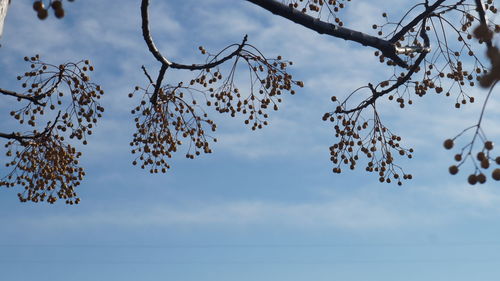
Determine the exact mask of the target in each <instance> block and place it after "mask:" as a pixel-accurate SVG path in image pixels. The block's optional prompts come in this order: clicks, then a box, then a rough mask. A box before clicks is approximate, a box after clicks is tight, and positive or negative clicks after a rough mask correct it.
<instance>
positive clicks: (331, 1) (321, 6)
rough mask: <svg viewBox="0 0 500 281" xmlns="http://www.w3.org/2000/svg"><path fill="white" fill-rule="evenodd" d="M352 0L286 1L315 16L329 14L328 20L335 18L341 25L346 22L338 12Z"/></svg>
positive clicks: (319, 16) (289, 4) (291, 6)
mask: <svg viewBox="0 0 500 281" xmlns="http://www.w3.org/2000/svg"><path fill="white" fill-rule="evenodd" d="M350 1H351V0H287V1H284V3H286V4H288V6H289V7H290V8H294V9H297V10H300V11H301V12H302V13H309V14H311V15H313V16H316V17H318V18H321V16H322V14H323V13H325V14H327V15H326V16H327V19H328V20H333V22H335V23H336V24H338V25H339V26H343V25H344V23H343V22H342V21H341V20H340V18H339V17H338V16H337V13H338V12H339V11H340V10H341V9H343V8H345V6H346V3H347V2H350Z"/></svg>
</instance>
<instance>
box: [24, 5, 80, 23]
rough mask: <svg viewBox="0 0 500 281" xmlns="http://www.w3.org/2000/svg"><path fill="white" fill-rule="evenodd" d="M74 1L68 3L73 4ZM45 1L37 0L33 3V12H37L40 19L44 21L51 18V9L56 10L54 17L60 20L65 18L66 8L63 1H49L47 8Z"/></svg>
mask: <svg viewBox="0 0 500 281" xmlns="http://www.w3.org/2000/svg"><path fill="white" fill-rule="evenodd" d="M73 1H74V0H68V2H73ZM44 2H45V1H43V0H37V1H35V2H33V10H35V12H36V15H37V17H38V18H39V19H41V20H44V19H46V18H47V17H48V16H49V8H52V10H54V15H55V16H56V18H58V19H62V18H64V8H63V1H62V0H49V1H48V2H49V3H48V5H47V6H45V3H44Z"/></svg>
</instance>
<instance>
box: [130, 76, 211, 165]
mask: <svg viewBox="0 0 500 281" xmlns="http://www.w3.org/2000/svg"><path fill="white" fill-rule="evenodd" d="M151 88H154V87H153V86H152V85H150V86H149V88H146V89H142V88H140V87H136V88H135V91H134V93H131V94H129V97H133V95H134V94H137V93H142V94H143V96H142V100H141V102H140V104H139V105H138V106H137V107H135V108H134V109H133V110H132V112H131V113H132V114H133V115H134V122H135V125H136V128H137V132H136V133H134V135H133V140H132V142H131V143H130V145H131V146H132V147H133V149H132V154H137V155H138V156H137V158H136V159H135V160H134V161H133V162H132V164H133V165H140V167H141V168H142V169H146V168H148V169H149V172H150V173H159V172H162V173H165V172H167V169H169V168H170V166H169V163H168V162H167V159H168V158H171V157H172V154H173V153H174V152H176V151H177V150H178V147H179V146H180V145H182V144H183V141H187V142H188V143H189V145H188V147H189V148H188V152H187V154H186V157H187V158H189V159H193V158H194V157H195V156H198V155H200V154H201V153H202V152H203V153H211V152H212V150H211V149H210V146H209V142H208V141H209V140H210V139H211V140H213V141H214V142H216V141H217V139H215V138H212V137H211V136H209V135H208V134H207V131H215V130H216V125H215V123H214V122H213V121H212V120H210V119H208V118H207V117H208V116H207V114H206V113H205V112H204V111H203V109H202V108H201V107H200V106H199V105H198V104H197V102H196V101H195V100H194V99H193V93H192V92H191V90H190V89H189V88H186V87H183V86H182V83H180V84H179V85H177V86H176V87H174V86H170V85H167V86H164V87H162V88H161V89H160V91H159V94H158V96H157V98H156V102H155V103H152V102H151V96H152V95H153V93H152V92H151Z"/></svg>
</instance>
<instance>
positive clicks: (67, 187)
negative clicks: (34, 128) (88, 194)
mask: <svg viewBox="0 0 500 281" xmlns="http://www.w3.org/2000/svg"><path fill="white" fill-rule="evenodd" d="M61 138H62V137H60V136H58V135H51V134H49V133H48V132H47V134H43V135H41V136H37V137H34V138H33V139H32V140H29V141H26V142H24V143H22V144H20V145H19V144H16V142H15V141H10V142H8V143H7V145H6V147H8V148H10V149H11V150H9V152H8V153H7V156H13V160H12V161H10V162H9V163H7V164H6V167H12V168H13V169H14V170H15V172H14V173H11V174H9V175H8V176H7V177H6V178H4V179H2V180H0V186H7V187H13V186H15V185H20V186H22V187H24V191H23V192H20V193H18V197H19V200H20V201H21V202H27V201H31V202H35V203H37V202H43V201H47V202H48V203H51V204H53V203H55V202H56V201H57V199H58V198H60V199H63V200H65V202H66V204H71V205H72V204H78V203H79V202H80V198H78V197H77V194H76V192H75V189H76V187H77V186H79V185H80V182H81V181H82V179H83V177H84V176H85V172H84V171H83V168H82V167H79V166H78V158H79V157H80V156H81V153H80V152H77V151H76V149H75V148H74V147H72V146H71V145H69V144H66V143H64V142H63V141H62V140H61ZM13 150H14V151H15V153H14V155H12V151H13Z"/></svg>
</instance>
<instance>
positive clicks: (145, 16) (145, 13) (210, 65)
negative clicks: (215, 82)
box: [141, 0, 248, 70]
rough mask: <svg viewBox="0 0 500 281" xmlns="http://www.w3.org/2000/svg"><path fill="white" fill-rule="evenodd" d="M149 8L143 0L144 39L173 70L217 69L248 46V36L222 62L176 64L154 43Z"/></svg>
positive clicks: (159, 59)
mask: <svg viewBox="0 0 500 281" xmlns="http://www.w3.org/2000/svg"><path fill="white" fill-rule="evenodd" d="M148 6H149V0H142V3H141V16H142V36H143V37H144V41H146V44H147V45H148V49H149V51H150V52H151V53H152V54H153V56H154V57H155V58H156V59H157V60H158V61H159V62H161V63H162V64H163V65H166V66H168V67H171V68H175V69H188V70H201V69H207V68H213V67H216V66H217V65H219V64H221V63H224V62H225V61H227V60H229V59H231V58H233V57H234V56H236V55H238V54H239V53H240V52H241V50H242V49H243V47H244V46H245V44H246V41H247V39H248V37H247V35H245V37H244V38H243V41H242V42H241V44H240V45H239V46H238V48H237V49H236V50H235V51H234V52H232V53H231V54H229V55H227V56H225V57H223V58H222V59H220V60H217V61H213V62H210V63H207V64H191V65H188V64H179V63H174V62H171V61H169V60H168V59H166V58H165V57H164V56H163V55H162V54H161V53H160V51H159V50H158V48H157V47H156V45H155V43H154V42H153V37H152V36H151V31H150V29H149V15H148Z"/></svg>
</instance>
